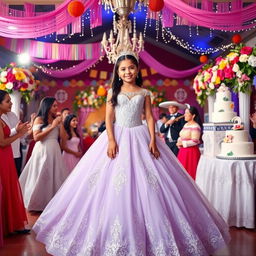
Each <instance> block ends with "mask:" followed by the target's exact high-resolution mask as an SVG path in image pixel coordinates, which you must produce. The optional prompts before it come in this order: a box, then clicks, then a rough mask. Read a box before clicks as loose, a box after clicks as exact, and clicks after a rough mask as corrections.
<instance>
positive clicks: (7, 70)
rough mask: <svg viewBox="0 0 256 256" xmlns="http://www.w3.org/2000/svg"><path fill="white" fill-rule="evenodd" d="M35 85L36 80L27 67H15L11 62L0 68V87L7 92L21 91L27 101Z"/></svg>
mask: <svg viewBox="0 0 256 256" xmlns="http://www.w3.org/2000/svg"><path fill="white" fill-rule="evenodd" d="M36 87H37V81H36V80H35V78H34V76H33V75H32V73H31V72H30V71H29V70H28V69H24V68H20V67H17V66H16V64H15V63H11V64H9V65H7V66H6V67H4V68H1V69H0V89H1V90H5V91H7V92H8V93H12V92H13V91H19V92H21V95H22V96H23V97H24V98H25V100H26V101H27V102H28V101H29V100H30V96H31V93H32V91H33V90H35V89H36Z"/></svg>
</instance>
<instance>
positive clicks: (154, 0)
mask: <svg viewBox="0 0 256 256" xmlns="http://www.w3.org/2000/svg"><path fill="white" fill-rule="evenodd" d="M148 7H149V9H150V10H151V11H152V12H160V11H161V10H162V9H163V8H164V0H149V5H148Z"/></svg>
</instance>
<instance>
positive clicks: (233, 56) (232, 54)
mask: <svg viewBox="0 0 256 256" xmlns="http://www.w3.org/2000/svg"><path fill="white" fill-rule="evenodd" d="M236 56H238V54H237V53H235V52H231V53H229V54H228V55H227V57H228V59H229V60H233V59H234V58H235V57H236Z"/></svg>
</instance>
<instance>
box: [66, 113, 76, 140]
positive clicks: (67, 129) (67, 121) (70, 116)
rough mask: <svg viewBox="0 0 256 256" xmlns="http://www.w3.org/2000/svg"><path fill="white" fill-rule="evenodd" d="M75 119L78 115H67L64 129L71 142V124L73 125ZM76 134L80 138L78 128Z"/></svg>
mask: <svg viewBox="0 0 256 256" xmlns="http://www.w3.org/2000/svg"><path fill="white" fill-rule="evenodd" d="M75 117H76V115H74V114H70V115H67V116H66V118H65V120H64V128H65V130H66V132H67V134H68V139H69V140H70V139H71V138H72V133H71V129H70V123H71V121H72V119H73V118H75ZM74 132H75V134H76V136H77V137H78V138H79V133H78V131H77V128H74Z"/></svg>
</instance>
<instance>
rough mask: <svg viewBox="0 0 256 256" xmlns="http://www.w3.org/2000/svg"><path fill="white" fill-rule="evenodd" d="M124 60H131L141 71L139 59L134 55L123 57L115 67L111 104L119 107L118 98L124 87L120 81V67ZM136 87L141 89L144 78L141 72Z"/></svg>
mask: <svg viewBox="0 0 256 256" xmlns="http://www.w3.org/2000/svg"><path fill="white" fill-rule="evenodd" d="M123 60H131V61H132V63H133V64H134V65H135V66H136V67H137V68H138V69H139V63H138V61H137V59H136V58H135V57H134V56H132V55H123V56H120V57H119V58H118V60H117V62H116V64H115V66H114V72H113V80H112V98H111V100H110V102H111V104H112V105H113V106H116V105H117V96H118V94H119V93H120V91H121V87H122V85H123V80H122V79H121V80H119V76H118V68H119V66H120V63H121V61H123ZM135 83H136V85H137V86H139V87H141V86H142V76H141V72H140V71H139V73H138V76H137V77H136V81H135Z"/></svg>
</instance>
